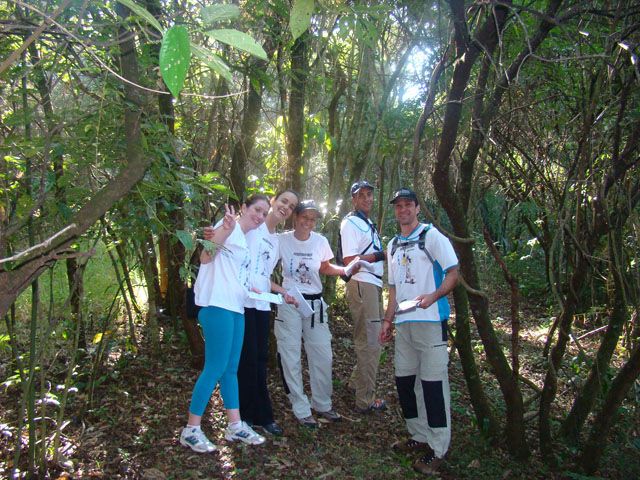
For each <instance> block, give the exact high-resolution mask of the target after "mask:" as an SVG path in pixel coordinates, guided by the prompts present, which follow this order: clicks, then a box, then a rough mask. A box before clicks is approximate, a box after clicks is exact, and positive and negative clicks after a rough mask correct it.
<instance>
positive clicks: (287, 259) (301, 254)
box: [279, 231, 333, 294]
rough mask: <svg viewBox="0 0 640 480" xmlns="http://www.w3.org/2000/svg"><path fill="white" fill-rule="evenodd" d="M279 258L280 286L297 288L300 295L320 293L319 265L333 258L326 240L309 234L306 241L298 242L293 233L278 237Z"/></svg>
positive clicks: (318, 235) (312, 233)
mask: <svg viewBox="0 0 640 480" xmlns="http://www.w3.org/2000/svg"><path fill="white" fill-rule="evenodd" d="M279 240H280V258H281V259H282V276H283V282H282V286H283V287H284V288H285V289H286V290H289V289H290V288H292V287H293V286H296V287H298V290H300V292H301V293H307V294H317V293H321V292H322V282H321V281H320V264H321V263H322V262H325V261H327V260H331V259H332V258H333V252H332V251H331V247H330V246H329V242H328V241H327V239H326V238H325V237H324V236H322V235H320V234H319V233H316V232H311V236H310V237H309V238H308V239H307V240H304V241H302V240H298V239H296V237H294V236H293V231H290V232H285V233H283V234H281V235H280V237H279Z"/></svg>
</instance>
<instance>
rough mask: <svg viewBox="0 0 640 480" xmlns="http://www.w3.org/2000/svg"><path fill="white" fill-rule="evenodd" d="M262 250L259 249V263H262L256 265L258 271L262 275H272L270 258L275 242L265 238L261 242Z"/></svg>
mask: <svg viewBox="0 0 640 480" xmlns="http://www.w3.org/2000/svg"><path fill="white" fill-rule="evenodd" d="M259 248H260V250H259V251H258V263H259V264H260V265H256V270H255V271H256V272H260V275H262V276H263V277H270V276H271V271H270V269H269V260H270V259H271V253H272V251H273V248H274V247H273V244H272V243H271V242H270V241H269V240H267V239H266V238H263V239H262V241H261V242H260V247H259Z"/></svg>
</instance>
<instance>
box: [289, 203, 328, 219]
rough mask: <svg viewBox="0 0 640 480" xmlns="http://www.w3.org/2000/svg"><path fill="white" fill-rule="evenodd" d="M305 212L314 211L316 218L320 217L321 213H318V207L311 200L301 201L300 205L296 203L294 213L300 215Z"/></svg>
mask: <svg viewBox="0 0 640 480" xmlns="http://www.w3.org/2000/svg"><path fill="white" fill-rule="evenodd" d="M305 210H315V211H316V213H317V214H318V217H321V216H322V213H321V212H320V209H319V208H318V206H317V205H316V202H314V201H313V200H303V201H301V202H300V203H298V206H297V207H296V209H295V212H296V213H302V212H304V211H305Z"/></svg>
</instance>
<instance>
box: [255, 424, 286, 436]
mask: <svg viewBox="0 0 640 480" xmlns="http://www.w3.org/2000/svg"><path fill="white" fill-rule="evenodd" d="M261 427H262V429H263V430H264V431H265V432H267V433H270V434H271V435H273V436H275V437H281V436H282V435H283V434H284V432H283V431H282V428H280V425H278V424H277V423H276V422H271V423H267V424H266V425H261Z"/></svg>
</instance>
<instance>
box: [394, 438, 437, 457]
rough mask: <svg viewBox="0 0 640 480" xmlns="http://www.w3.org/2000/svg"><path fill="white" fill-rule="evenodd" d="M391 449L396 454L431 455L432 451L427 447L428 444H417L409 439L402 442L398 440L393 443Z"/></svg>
mask: <svg viewBox="0 0 640 480" xmlns="http://www.w3.org/2000/svg"><path fill="white" fill-rule="evenodd" d="M391 448H392V449H393V451H394V452H396V453H414V452H421V453H422V452H424V453H426V454H427V455H433V450H432V449H431V447H430V446H429V444H428V443H424V442H418V441H417V440H414V439H413V438H409V439H408V440H405V441H402V440H398V441H397V442H396V443H394V444H393V445H392V446H391Z"/></svg>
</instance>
